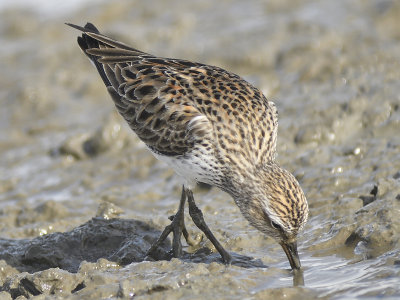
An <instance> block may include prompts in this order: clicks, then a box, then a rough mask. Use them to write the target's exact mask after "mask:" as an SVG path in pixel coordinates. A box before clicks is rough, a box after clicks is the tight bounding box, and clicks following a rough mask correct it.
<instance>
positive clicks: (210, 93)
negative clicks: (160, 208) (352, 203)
mask: <svg viewBox="0 0 400 300" xmlns="http://www.w3.org/2000/svg"><path fill="white" fill-rule="evenodd" d="M67 25H69V26H71V27H73V28H75V29H78V30H80V31H82V32H83V33H82V36H80V37H78V44H79V46H80V48H81V49H82V50H83V52H84V53H85V54H86V56H87V57H88V58H89V59H90V60H91V62H92V63H93V64H94V65H95V67H96V69H97V71H98V72H99V74H100V77H101V78H102V80H103V82H104V84H105V85H106V87H107V90H108V92H109V94H110V95H111V98H112V99H113V101H114V103H115V105H116V107H117V110H118V112H119V113H120V114H121V115H122V117H123V118H124V119H125V120H126V121H127V122H128V124H129V126H130V127H131V128H132V130H133V131H134V132H135V133H136V134H137V135H138V137H139V138H140V139H141V140H142V141H143V142H144V143H145V144H146V145H147V147H148V148H149V149H150V151H151V152H152V153H153V154H154V155H155V156H156V157H157V158H158V159H159V160H161V161H165V162H166V163H167V164H169V165H170V166H171V167H172V168H173V169H174V170H175V172H176V173H177V174H179V175H180V176H182V178H183V179H184V185H183V187H182V195H181V199H180V205H179V209H178V211H177V213H176V215H175V216H174V217H173V218H172V222H171V224H170V225H168V226H167V227H166V228H165V229H164V231H163V233H162V234H161V236H160V238H159V239H158V240H157V241H156V242H155V243H154V244H153V245H152V247H151V248H150V249H149V251H148V253H149V254H150V253H152V251H154V250H155V249H156V248H157V247H158V246H159V245H160V244H161V243H162V242H163V241H164V240H165V239H166V237H167V236H168V235H169V233H171V232H173V243H172V248H173V249H172V250H173V255H174V256H175V257H180V256H181V255H182V245H181V236H182V234H183V235H184V237H185V239H186V241H187V242H188V243H192V242H193V240H191V239H190V237H189V235H188V233H187V230H186V228H185V225H184V208H185V202H186V199H187V200H188V204H189V214H190V216H191V218H192V220H193V222H194V223H195V224H196V226H197V227H198V228H199V229H200V230H201V231H203V233H204V234H205V236H206V237H207V238H208V239H209V240H210V241H211V242H212V243H213V245H214V246H215V248H216V249H217V250H218V252H219V253H220V254H221V257H222V260H223V261H224V263H226V264H229V263H230V262H231V260H232V258H231V255H230V254H229V253H228V252H227V251H226V250H225V249H224V248H223V247H222V246H221V244H220V243H219V242H218V240H217V239H216V238H215V237H214V235H213V233H212V232H211V230H210V229H209V228H208V226H207V225H206V223H205V221H204V219H203V214H202V212H201V210H200V209H199V208H198V207H197V206H196V204H195V202H194V198H193V193H192V189H193V187H194V185H195V184H196V183H197V182H202V183H207V184H209V185H212V186H216V187H218V188H220V189H221V190H223V191H225V192H227V193H228V194H230V195H231V196H232V198H233V199H234V201H235V203H236V204H237V206H238V207H239V209H240V211H241V212H242V214H243V216H244V217H245V218H246V219H247V220H248V221H249V223H250V224H251V225H253V226H254V227H255V228H257V229H258V230H260V231H261V232H263V233H264V234H266V235H268V236H270V237H273V238H274V239H275V240H276V241H277V242H278V243H279V244H280V245H281V246H282V248H283V250H284V251H285V253H286V255H287V257H288V260H289V263H290V266H291V267H292V269H299V268H300V267H301V265H300V259H299V256H298V253H297V234H298V232H299V231H300V230H301V229H302V228H303V226H304V224H305V223H306V221H307V217H308V205H307V200H306V198H305V196H304V193H303V191H302V189H301V187H300V185H299V183H298V182H297V180H296V179H295V177H294V176H293V175H292V174H291V173H290V172H288V171H286V170H285V169H283V168H282V167H281V166H279V164H278V163H277V162H276V160H275V153H276V138H277V129H278V120H277V110H276V107H275V105H274V103H273V102H271V101H268V100H267V99H266V97H265V96H264V95H263V94H262V93H261V92H260V91H259V90H258V89H257V88H255V87H254V86H252V85H251V84H250V83H248V82H247V81H245V80H244V79H242V78H241V77H239V76H238V75H235V74H233V73H231V72H228V71H226V70H224V69H222V68H219V67H215V66H210V65H205V64H202V63H196V62H191V61H188V60H183V59H174V58H162V57H157V56H154V55H151V54H148V53H145V52H142V51H140V50H137V49H135V48H132V47H130V46H128V45H126V44H124V43H121V42H118V41H116V40H113V39H111V38H109V37H107V36H105V35H103V34H101V33H100V32H99V31H98V30H97V28H96V27H95V26H94V25H93V24H91V23H87V24H86V25H85V27H81V26H77V25H73V24H69V23H68V24H67Z"/></svg>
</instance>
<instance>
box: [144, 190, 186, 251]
mask: <svg viewBox="0 0 400 300" xmlns="http://www.w3.org/2000/svg"><path fill="white" fill-rule="evenodd" d="M185 201H186V194H185V189H184V188H182V195H181V201H180V203H179V209H178V212H177V213H176V215H175V216H173V218H172V222H171V224H169V225H168V226H167V227H165V229H164V231H163V232H162V233H161V235H160V237H159V238H158V240H157V241H156V242H155V243H154V244H153V245H152V246H151V247H150V249H149V250H148V251H147V254H146V256H148V255H149V254H151V253H152V252H153V251H154V250H155V249H157V248H158V247H159V246H160V245H161V243H162V242H163V241H164V240H165V239H166V238H167V236H168V235H169V234H170V233H171V232H173V234H174V238H173V242H172V251H173V253H174V257H181V256H182V243H181V235H182V231H183V230H184V231H185V232H186V233H187V231H186V228H184V226H185V223H184V209H185ZM185 238H186V237H185Z"/></svg>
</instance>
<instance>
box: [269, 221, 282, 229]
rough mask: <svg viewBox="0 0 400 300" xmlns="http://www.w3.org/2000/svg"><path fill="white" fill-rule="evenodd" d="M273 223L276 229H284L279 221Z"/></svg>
mask: <svg viewBox="0 0 400 300" xmlns="http://www.w3.org/2000/svg"><path fill="white" fill-rule="evenodd" d="M271 225H272V227H274V228H275V229H278V230H282V226H281V225H279V224H278V223H275V222H274V221H271Z"/></svg>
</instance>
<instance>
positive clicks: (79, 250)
mask: <svg viewBox="0 0 400 300" xmlns="http://www.w3.org/2000/svg"><path fill="white" fill-rule="evenodd" d="M70 3H74V2H70ZM399 16H400V5H399V3H398V2H397V1H378V0H375V1H368V2H364V1H351V2H350V1H344V0H343V1H268V2H265V1H222V2H215V1H198V2H196V1H187V2H181V1H168V2H164V1H155V0H151V1H134V2H129V3H128V2H124V1H113V2H106V1H100V2H96V5H95V6H93V5H92V4H91V2H90V1H88V2H82V3H81V4H80V5H79V6H73V5H72V4H68V5H67V4H63V6H60V7H57V6H54V5H51V4H50V2H49V3H47V4H46V3H45V5H37V6H29V5H28V4H25V5H23V6H18V3H14V4H9V5H5V4H0V41H1V45H2V47H0V101H1V108H0V299H15V298H18V299H24V298H30V297H32V298H34V299H53V298H54V299H57V298H68V299H102V298H114V299H115V298H125V299H128V298H135V299H204V298H214V299H280V298H285V299H316V298H318V299H338V298H355V297H369V298H371V299H374V298H382V297H386V296H391V297H394V298H396V297H400V285H399V281H400V217H399V216H400V96H399V95H400V84H399V82H400V81H399V80H400V43H399V41H400V26H398V19H399ZM87 21H91V22H93V23H95V24H96V26H98V27H99V28H100V29H101V30H102V31H104V32H105V33H106V34H108V35H111V36H113V37H115V38H118V39H120V40H123V41H125V42H126V43H128V44H131V45H133V46H135V47H137V48H139V49H141V50H143V51H147V52H151V53H154V54H158V55H161V56H166V57H179V58H186V59H190V60H194V61H200V62H204V63H208V64H212V65H218V66H221V67H224V68H225V69H228V70H230V71H233V72H235V73H237V74H240V75H241V76H243V77H245V78H246V79H247V80H248V81H250V82H251V83H253V84H254V85H256V86H257V87H259V88H260V89H261V90H262V91H263V92H264V93H265V95H266V96H267V98H269V99H270V100H272V101H274V102H275V103H276V105H277V108H278V111H279V131H278V153H279V155H278V160H279V163H280V164H281V165H282V166H284V167H285V168H287V169H288V170H290V171H291V172H293V174H294V175H295V176H296V177H297V179H298V180H299V182H300V184H301V186H302V187H303V189H304V191H305V194H306V196H307V198H308V201H309V206H310V218H309V222H308V224H307V226H306V227H305V229H304V231H303V233H302V234H300V236H299V241H298V245H299V254H300V259H301V262H302V266H303V268H302V272H297V273H294V272H292V271H290V270H289V264H288V262H287V258H286V256H285V254H284V253H283V251H282V249H281V247H280V246H279V245H278V244H277V243H276V242H275V241H273V240H272V239H270V238H266V237H264V236H262V234H261V233H260V232H258V231H257V230H255V229H254V228H252V227H251V226H250V225H249V224H247V222H246V221H245V220H244V218H243V217H242V216H241V214H240V212H239V210H238V208H237V207H236V206H235V204H234V203H233V201H232V199H230V198H229V196H228V195H226V194H224V193H223V192H221V191H219V190H217V189H214V188H209V187H204V186H200V187H198V188H197V189H196V190H195V193H194V196H195V200H196V202H197V204H198V206H199V207H200V208H201V209H202V210H203V213H204V215H205V219H206V221H207V223H208V225H209V227H210V228H211V230H212V231H213V233H214V234H215V236H216V237H217V239H218V240H219V241H220V242H221V243H222V244H223V245H224V247H225V249H226V250H228V251H229V252H230V253H231V254H232V256H233V259H234V261H233V264H232V265H231V266H225V265H223V264H222V263H221V259H220V257H219V254H218V253H216V252H215V249H213V247H212V244H211V243H210V242H209V241H208V240H207V239H205V238H203V239H202V238H201V236H200V234H199V230H198V229H197V228H196V227H195V226H194V225H193V223H192V222H191V220H190V219H189V217H188V216H187V218H186V219H185V223H186V225H187V228H188V231H189V233H190V234H191V235H193V236H194V237H196V239H197V240H198V241H200V243H199V245H198V247H189V246H186V244H184V252H185V254H184V256H183V257H182V258H181V259H175V258H172V257H171V253H170V241H166V242H165V243H164V244H163V245H162V247H160V249H159V250H158V251H157V253H153V254H152V255H151V256H146V252H147V250H148V249H149V247H150V245H151V244H152V242H153V241H154V240H155V239H157V237H158V236H159V234H160V233H161V231H162V229H163V228H164V227H165V226H166V225H168V224H169V223H170V221H169V219H168V217H169V216H171V215H173V214H174V213H175V211H176V209H177V207H178V202H179V195H180V188H181V181H180V179H179V178H178V177H176V176H175V175H174V173H173V172H172V171H171V170H170V169H168V167H167V166H166V165H163V164H162V163H160V162H158V161H157V160H156V159H155V158H154V157H153V156H152V155H151V154H150V153H149V152H148V150H147V149H146V147H145V146H144V145H143V144H142V143H141V142H140V141H139V140H138V138H137V137H136V136H135V135H134V134H133V133H132V132H131V131H130V129H129V128H127V126H126V124H125V123H124V122H123V120H122V119H121V118H120V117H119V116H118V115H117V114H116V112H115V109H114V107H113V104H112V101H111V100H110V99H109V98H108V95H107V92H106V90H105V88H104V87H103V84H102V82H101V80H100V78H98V75H97V74H96V72H95V70H94V68H93V67H92V66H91V65H90V63H89V62H88V61H87V60H86V58H85V57H84V55H83V54H82V53H80V50H79V47H78V46H77V44H76V35H77V33H76V32H75V31H74V30H71V29H70V28H68V27H67V26H65V25H64V24H63V23H64V22H72V23H76V24H80V25H83V24H84V23H85V22H87Z"/></svg>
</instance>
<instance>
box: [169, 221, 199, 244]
mask: <svg viewBox="0 0 400 300" xmlns="http://www.w3.org/2000/svg"><path fill="white" fill-rule="evenodd" d="M174 217H175V216H169V217H168V219H170V220H171V221H172V220H173V219H174ZM182 234H183V237H184V238H185V240H186V243H187V244H188V245H189V246H191V247H196V246H198V245H199V244H200V242H201V240H202V238H200V240H199V241H196V240H195V239H193V238H192V237H191V236H190V234H189V232H188V231H187V229H186V226H185V221H184V220H183V221H182ZM201 237H203V236H201Z"/></svg>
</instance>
